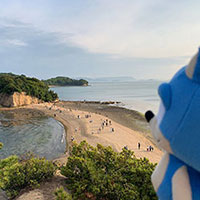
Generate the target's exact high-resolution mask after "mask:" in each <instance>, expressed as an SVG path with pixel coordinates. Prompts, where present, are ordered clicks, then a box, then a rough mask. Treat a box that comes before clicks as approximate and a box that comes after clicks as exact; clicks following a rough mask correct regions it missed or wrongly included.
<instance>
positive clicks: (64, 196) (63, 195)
mask: <svg viewBox="0 0 200 200" xmlns="http://www.w3.org/2000/svg"><path fill="white" fill-rule="evenodd" d="M55 195H56V200H72V196H71V195H70V194H68V193H67V192H66V191H65V190H64V188H63V187H60V188H57V189H56V191H55Z"/></svg>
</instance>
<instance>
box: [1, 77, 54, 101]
mask: <svg viewBox="0 0 200 200" xmlns="http://www.w3.org/2000/svg"><path fill="white" fill-rule="evenodd" d="M14 92H19V93H21V92H25V93H26V94H27V95H30V96H33V97H37V98H38V99H41V100H42V101H46V102H48V101H54V100H56V99H57V98H58V95H57V94H56V93H54V92H53V91H52V90H49V87H48V86H47V85H46V84H45V83H44V82H43V81H40V80H38V79H36V78H29V77H26V76H24V75H20V76H19V75H15V74H11V73H8V74H0V93H4V94H8V95H12V94H13V93H14Z"/></svg>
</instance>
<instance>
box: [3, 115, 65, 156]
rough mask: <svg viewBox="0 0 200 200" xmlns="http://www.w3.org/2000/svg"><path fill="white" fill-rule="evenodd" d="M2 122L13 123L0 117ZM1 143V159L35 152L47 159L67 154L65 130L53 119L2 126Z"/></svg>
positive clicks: (44, 118) (38, 119) (34, 119)
mask: <svg viewBox="0 0 200 200" xmlns="http://www.w3.org/2000/svg"><path fill="white" fill-rule="evenodd" d="M0 120H1V121H4V122H5V121H6V120H9V121H12V119H6V117H5V116H3V115H1V116H0ZM0 141H1V142H2V143H3V144H4V146H3V148H2V149H1V150H0V158H5V157H7V156H9V155H13V154H16V155H20V154H24V153H26V152H29V151H30V152H33V153H34V154H36V155H39V156H42V157H45V158H47V159H55V158H57V157H59V156H60V155H61V154H63V153H64V152H65V148H66V141H65V130H64V127H63V126H62V124H60V123H59V122H57V121H56V120H54V119H53V118H48V117H40V118H33V119H31V120H29V121H28V122H27V123H21V124H19V125H12V123H8V125H6V126H5V125H3V123H1V124H0Z"/></svg>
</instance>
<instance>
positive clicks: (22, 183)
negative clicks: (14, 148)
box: [0, 155, 55, 197]
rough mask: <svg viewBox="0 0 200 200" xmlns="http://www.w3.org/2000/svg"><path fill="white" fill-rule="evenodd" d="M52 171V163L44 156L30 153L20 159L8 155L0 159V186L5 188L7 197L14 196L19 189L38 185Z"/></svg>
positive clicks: (53, 170)
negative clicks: (35, 155)
mask: <svg viewBox="0 0 200 200" xmlns="http://www.w3.org/2000/svg"><path fill="white" fill-rule="evenodd" d="M54 172H55V166H54V165H53V163H52V162H50V161H47V160H45V159H44V158H36V157H34V156H32V155H31V156H28V157H27V158H26V159H20V158H19V157H17V156H10V157H8V158H6V159H2V160H0V188H1V189H3V190H5V191H6V193H7V195H8V196H9V197H14V196H16V195H17V194H18V193H19V191H20V190H21V189H23V188H25V187H27V186H30V187H34V186H38V185H39V183H40V182H41V181H43V180H45V179H48V178H51V177H52V176H53V174H54Z"/></svg>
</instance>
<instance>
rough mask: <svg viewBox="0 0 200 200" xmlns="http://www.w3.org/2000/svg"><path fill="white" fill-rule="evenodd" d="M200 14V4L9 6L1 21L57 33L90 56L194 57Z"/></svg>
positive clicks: (133, 0) (98, 1)
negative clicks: (19, 23) (13, 20)
mask: <svg viewBox="0 0 200 200" xmlns="http://www.w3.org/2000/svg"><path fill="white" fill-rule="evenodd" d="M1 4H2V5H1ZM199 8H200V4H199V3H198V1H196V0H191V1H189V2H186V1H173V2H172V1H164V0H151V1H148V0H140V1H137V0H123V1H121V0H92V1H91V0H85V1H82V0H77V1H70V0H66V1H63V0H62V1H56V0H51V1H48V0H44V1H41V0H35V1H25V0H15V1H11V0H7V1H3V3H0V17H2V18H8V19H16V20H19V21H21V22H24V23H28V24H29V25H32V26H34V27H36V28H38V29H40V30H42V31H46V32H54V33H57V34H58V36H59V37H60V41H61V42H65V43H67V44H69V42H70V43H71V44H72V45H75V46H77V47H81V48H83V49H85V50H87V51H89V52H92V53H103V54H111V55H115V56H116V57H150V58H151V57H154V58H159V57H175V56H186V55H190V54H193V53H194V52H195V51H196V49H197V47H198V45H199V44H200V37H199V35H200V27H199V20H198V19H199V18H200V13H199ZM11 43H12V42H11ZM13 43H16V45H17V44H18V45H20V44H21V45H22V46H23V42H22V43H20V42H16V41H15V40H14V42H13ZM24 44H25V43H24Z"/></svg>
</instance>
